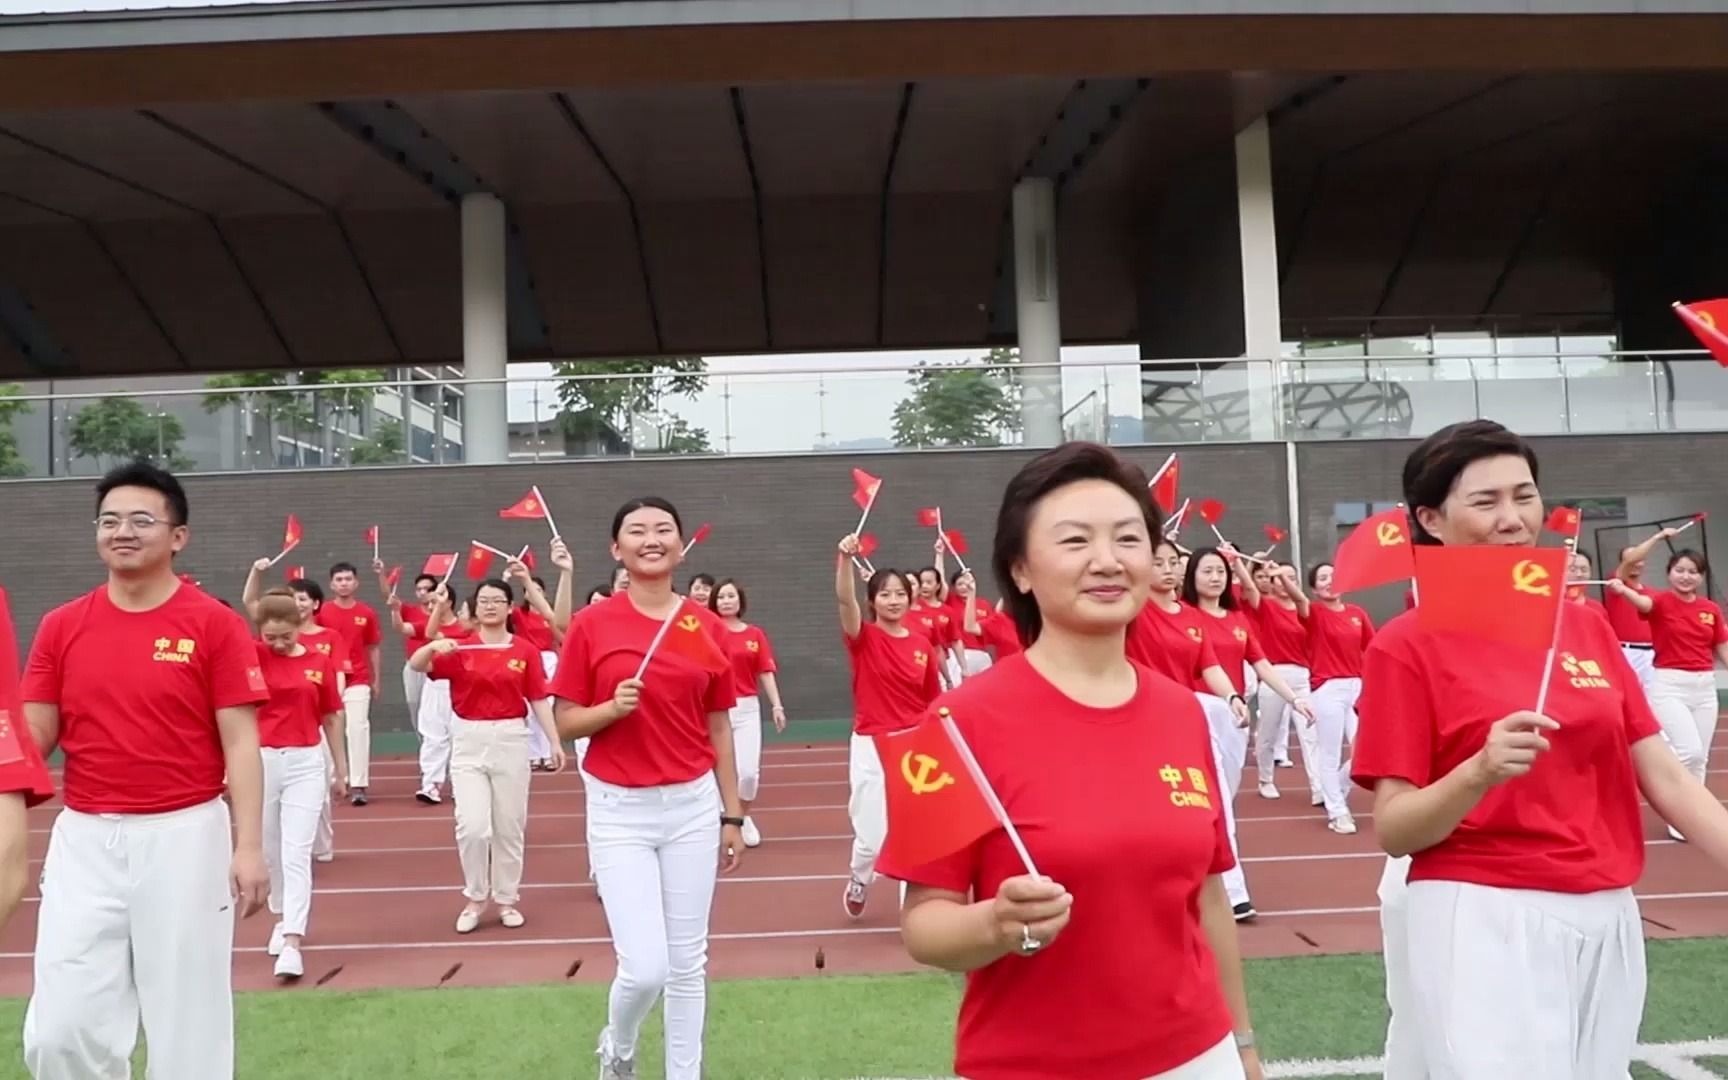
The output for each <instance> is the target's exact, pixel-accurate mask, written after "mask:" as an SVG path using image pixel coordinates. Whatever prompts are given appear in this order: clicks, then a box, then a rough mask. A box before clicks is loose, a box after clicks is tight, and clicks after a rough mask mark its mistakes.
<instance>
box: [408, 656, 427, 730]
mask: <svg viewBox="0 0 1728 1080" xmlns="http://www.w3.org/2000/svg"><path fill="white" fill-rule="evenodd" d="M427 681H428V680H427V678H426V673H425V672H424V671H415V670H414V669H413V668H411V667H409V666H408V665H407V664H403V665H402V696H403V697H404V698H406V699H407V701H408V718H409V719H410V720H414V719H416V718H418V717H419V715H420V696H421V695H422V694H424V693H425V692H426V683H427Z"/></svg>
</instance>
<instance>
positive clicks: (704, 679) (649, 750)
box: [552, 592, 738, 787]
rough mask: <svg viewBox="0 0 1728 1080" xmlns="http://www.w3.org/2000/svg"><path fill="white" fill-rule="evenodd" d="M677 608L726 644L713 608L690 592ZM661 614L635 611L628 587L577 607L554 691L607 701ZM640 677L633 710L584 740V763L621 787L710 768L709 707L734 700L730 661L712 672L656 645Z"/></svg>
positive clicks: (683, 779)
mask: <svg viewBox="0 0 1728 1080" xmlns="http://www.w3.org/2000/svg"><path fill="white" fill-rule="evenodd" d="M683 612H684V614H686V615H695V616H696V618H697V619H698V620H699V621H700V622H701V623H702V632H703V633H706V634H707V635H708V636H709V637H710V638H711V639H712V640H713V642H714V645H715V647H716V648H717V649H720V650H721V651H722V652H724V651H725V648H726V644H725V643H726V627H725V625H724V624H723V623H721V622H720V618H719V616H717V615H715V614H714V613H713V612H711V611H709V610H708V609H707V608H705V607H701V606H700V605H698V604H695V603H693V602H691V601H688V600H686V601H685V602H684V606H683ZM680 618H682V616H680ZM660 622H661V621H660V620H659V619H654V618H650V617H648V616H647V615H644V614H642V613H641V612H640V611H637V610H636V605H635V604H634V603H632V602H631V600H630V594H629V593H627V592H626V593H615V594H614V595H612V596H610V597H607V598H606V599H604V600H601V601H600V602H598V603H594V604H589V605H588V606H587V607H585V608H583V609H582V610H581V611H578V612H576V614H575V615H574V616H572V617H571V619H570V629H569V630H568V631H567V632H566V633H565V635H564V649H563V651H562V652H561V653H560V654H559V658H558V674H557V675H556V676H554V677H553V679H552V693H553V694H554V695H555V696H557V697H561V698H563V699H564V700H566V701H572V702H575V703H576V704H578V705H585V706H594V705H600V704H604V703H605V702H608V701H611V700H612V694H613V691H615V690H617V688H618V684H619V683H621V682H623V681H624V680H625V679H629V678H633V677H634V676H635V674H636V668H637V667H638V666H640V665H641V663H642V657H643V656H644V655H646V654H647V652H648V646H649V644H650V643H652V642H653V640H654V635H655V634H656V633H657V632H658V631H659V629H660ZM671 632H672V631H668V633H671ZM727 662H728V664H730V662H731V658H730V657H728V658H727ZM642 682H643V686H642V699H641V701H640V703H638V704H637V706H636V710H635V711H634V712H632V713H631V714H630V715H629V716H626V717H624V718H623V719H621V720H618V721H616V722H615V723H612V724H608V725H607V726H606V727H604V728H602V729H601V730H600V731H599V732H598V733H596V734H595V735H594V737H593V738H591V739H590V740H589V741H588V756H587V757H586V758H585V759H584V760H583V764H582V768H583V769H584V771H586V772H589V773H592V774H594V775H595V776H597V777H599V778H600V779H602V780H604V781H606V782H607V783H609V784H617V785H619V786H621V787H660V786H663V785H666V784H683V783H688V782H689V781H691V780H694V779H696V778H697V777H698V776H701V775H702V774H703V773H705V772H711V771H712V770H713V768H714V743H713V741H712V740H711V739H710V737H709V734H708V714H709V713H716V712H725V711H727V710H728V709H730V708H732V706H733V705H735V704H737V702H738V699H737V695H735V694H734V693H733V692H732V672H731V669H730V667H728V668H727V670H725V671H721V672H718V673H715V672H710V671H708V670H707V669H705V668H703V667H702V666H701V665H699V664H697V663H696V662H695V661H693V660H690V659H687V658H685V657H683V656H680V655H679V654H677V653H675V652H670V651H668V650H666V649H655V650H654V657H653V659H651V660H650V661H649V662H648V670H647V671H646V672H644V673H643V676H642Z"/></svg>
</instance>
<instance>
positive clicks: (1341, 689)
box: [1308, 679, 1528, 1080]
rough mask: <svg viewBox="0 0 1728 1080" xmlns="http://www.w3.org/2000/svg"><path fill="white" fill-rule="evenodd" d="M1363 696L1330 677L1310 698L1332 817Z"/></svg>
mask: <svg viewBox="0 0 1728 1080" xmlns="http://www.w3.org/2000/svg"><path fill="white" fill-rule="evenodd" d="M1361 696H1362V680H1361V679H1328V680H1327V681H1326V682H1324V683H1322V684H1321V686H1320V689H1318V690H1316V691H1314V693H1313V695H1312V696H1311V697H1310V698H1309V699H1308V703H1309V705H1310V706H1311V707H1312V708H1313V709H1314V762H1315V766H1316V768H1317V769H1318V771H1319V773H1320V794H1321V796H1322V797H1323V798H1324V799H1325V800H1326V816H1327V817H1330V818H1337V817H1341V816H1343V815H1344V814H1348V813H1349V812H1350V759H1349V758H1348V757H1345V756H1344V744H1345V743H1346V742H1349V743H1354V742H1355V741H1356V699H1357V698H1359V697H1361ZM1525 1080H1528V1078H1525Z"/></svg>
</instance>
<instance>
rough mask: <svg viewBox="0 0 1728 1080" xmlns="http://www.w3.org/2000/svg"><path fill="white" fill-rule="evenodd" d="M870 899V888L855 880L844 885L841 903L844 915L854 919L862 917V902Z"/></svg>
mask: <svg viewBox="0 0 1728 1080" xmlns="http://www.w3.org/2000/svg"><path fill="white" fill-rule="evenodd" d="M869 898H870V887H869V886H868V885H866V884H864V883H863V882H862V881H859V880H858V879H857V878H853V879H852V880H850V881H848V882H847V883H846V895H845V897H844V898H843V900H842V903H844V904H845V906H846V914H847V915H848V916H849V917H851V918H854V919H862V918H863V917H864V902H865V901H866V900H868V899H869Z"/></svg>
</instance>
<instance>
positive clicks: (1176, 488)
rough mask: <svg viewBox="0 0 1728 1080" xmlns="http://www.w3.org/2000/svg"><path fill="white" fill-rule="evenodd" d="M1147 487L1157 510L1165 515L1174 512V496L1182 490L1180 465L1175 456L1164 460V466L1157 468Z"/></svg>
mask: <svg viewBox="0 0 1728 1080" xmlns="http://www.w3.org/2000/svg"><path fill="white" fill-rule="evenodd" d="M1147 486H1148V487H1149V488H1151V490H1152V501H1153V502H1156V503H1157V504H1158V509H1160V510H1162V511H1164V513H1165V514H1174V513H1175V512H1176V496H1177V494H1178V493H1179V492H1180V491H1181V488H1182V465H1181V463H1180V462H1178V461H1177V460H1176V455H1175V454H1171V455H1170V456H1169V457H1167V458H1165V459H1164V464H1162V465H1160V466H1158V471H1157V472H1155V473H1153V474H1152V482H1151V483H1150V484H1148V485H1147Z"/></svg>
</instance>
